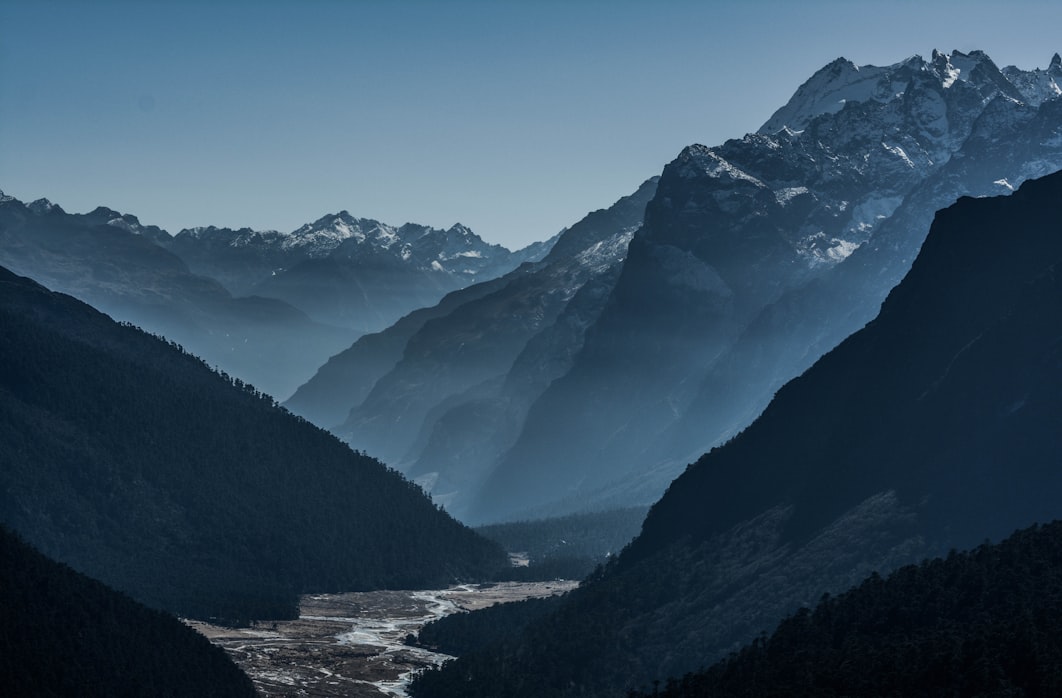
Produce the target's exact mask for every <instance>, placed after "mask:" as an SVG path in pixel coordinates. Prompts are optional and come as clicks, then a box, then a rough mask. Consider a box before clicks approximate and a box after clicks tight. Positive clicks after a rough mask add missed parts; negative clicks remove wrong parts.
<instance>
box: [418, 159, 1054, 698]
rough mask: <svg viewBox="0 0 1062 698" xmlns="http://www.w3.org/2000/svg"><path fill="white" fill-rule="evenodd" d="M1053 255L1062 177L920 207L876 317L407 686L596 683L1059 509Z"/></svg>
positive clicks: (587, 688)
mask: <svg viewBox="0 0 1062 698" xmlns="http://www.w3.org/2000/svg"><path fill="white" fill-rule="evenodd" d="M1060 263H1062V174H1056V175H1052V176H1049V177H1046V178H1044V179H1042V180H1037V181H1031V182H1028V183H1026V184H1024V185H1023V186H1022V187H1021V189H1020V190H1019V191H1018V192H1016V193H1015V194H1013V195H1012V196H1009V197H999V198H992V199H976V200H975V199H963V200H960V202H959V203H957V204H956V205H954V206H952V207H951V208H949V209H947V210H945V211H942V212H941V213H939V214H938V216H937V218H936V220H935V222H934V224H933V227H932V229H931V232H930V234H929V237H928V239H927V241H926V243H925V244H924V246H923V247H922V250H921V253H920V255H919V257H918V258H917V260H916V261H915V263H914V265H913V267H912V269H911V271H910V272H909V273H908V275H907V276H906V277H905V279H904V281H903V282H902V283H901V284H900V285H899V286H898V287H897V288H896V289H895V290H894V291H893V292H892V293H891V294H890V296H889V298H888V299H887V301H886V302H885V303H884V304H883V306H882V310H881V313H880V314H879V316H878V318H877V319H876V320H874V321H873V322H871V323H870V324H869V325H868V326H867V327H866V328H864V329H863V330H861V331H860V332H858V333H856V334H855V335H853V336H852V337H850V338H849V339H848V340H846V341H845V342H844V343H842V344H841V345H840V346H839V347H838V348H836V349H835V350H834V351H832V352H830V353H829V354H827V355H826V356H825V357H823V358H822V359H821V360H820V361H819V362H817V363H816V365H815V366H813V367H812V368H811V369H810V370H809V371H808V372H807V373H805V374H804V375H803V376H801V377H800V378H798V379H796V380H794V381H792V382H790V383H789V384H787V385H786V386H785V387H784V388H783V389H782V390H781V391H780V392H779V393H778V395H777V396H776V397H775V399H774V401H773V402H772V403H771V405H770V407H769V408H768V409H767V410H766V411H765V412H764V414H763V415H762V416H761V417H760V418H759V419H758V420H757V421H756V422H755V423H754V424H753V425H752V426H750V427H749V428H748V429H747V430H745V431H744V432H743V433H742V434H741V435H739V436H738V437H737V438H735V439H734V440H733V441H731V442H729V443H728V444H726V445H725V446H723V447H720V448H717V449H715V450H713V451H712V452H711V453H709V454H708V455H706V456H704V457H703V458H701V459H700V460H699V461H698V462H697V463H695V464H693V465H692V466H690V467H689V468H688V469H687V470H686V472H685V473H684V474H683V475H682V476H681V477H679V478H678V479H677V480H676V481H675V482H674V483H673V484H672V486H671V487H670V489H669V490H668V492H667V493H666V494H665V495H664V497H663V498H662V499H661V500H660V501H659V502H658V503H657V504H656V505H655V506H654V507H653V508H652V509H651V510H650V513H649V515H648V517H647V519H646V522H645V524H644V526H643V529H642V533H641V535H640V536H639V537H638V538H636V539H635V540H634V542H633V543H632V544H631V545H630V546H629V547H628V548H627V549H626V550H625V551H624V553H623V554H622V555H621V556H620V557H619V559H618V561H617V562H616V563H615V564H613V565H611V566H610V567H609V568H607V569H606V570H605V571H604V573H603V574H601V575H600V576H599V577H597V578H595V579H593V580H591V581H590V582H589V583H588V584H586V585H585V586H584V587H583V588H582V589H580V590H578V591H577V592H575V593H573V594H571V595H570V596H569V598H568V600H567V601H566V603H565V604H564V607H563V608H562V609H561V610H560V611H559V612H557V613H555V614H553V615H552V616H550V617H548V618H546V619H543V620H542V621H540V622H538V623H537V624H535V625H533V626H532V627H531V628H530V629H529V631H528V632H526V633H525V634H524V635H523V636H522V637H521V638H520V639H519V640H516V641H514V643H513V646H511V647H509V648H505V649H501V650H498V651H496V652H493V653H491V652H487V653H482V654H474V655H470V656H468V657H463V658H461V659H460V660H458V661H456V662H454V663H453V664H451V665H449V666H448V668H447V669H446V670H444V671H443V672H441V673H438V674H429V675H427V676H426V677H424V679H422V681H421V682H420V683H419V684H418V687H417V692H416V694H415V695H417V696H433V697H436V696H452V695H462V696H478V695H507V696H541V695H555V696H564V695H616V694H617V693H621V692H622V691H624V690H626V689H628V688H632V687H638V686H640V685H646V684H647V683H648V682H649V681H651V680H653V679H656V678H661V677H665V676H681V675H683V674H685V673H686V672H688V671H690V670H694V669H697V668H699V667H701V666H704V665H705V664H707V663H709V662H711V661H714V660H716V659H718V658H720V657H722V656H724V655H725V654H726V653H727V652H728V651H729V650H731V649H733V648H735V647H736V645H735V643H739V642H740V643H744V642H748V641H750V640H751V639H753V638H754V637H755V636H756V635H757V634H758V633H760V632H762V631H764V630H767V629H769V628H771V627H773V626H774V625H775V623H777V621H778V620H779V619H780V618H781V617H783V616H784V615H785V614H786V613H789V612H792V611H793V610H794V609H796V608H798V607H800V606H802V605H807V604H809V603H812V602H813V601H814V600H815V599H817V598H819V596H820V595H821V594H822V593H823V592H824V591H828V592H831V593H834V592H839V591H843V590H844V589H846V588H848V587H850V586H852V585H854V584H855V583H857V582H858V581H859V580H860V579H862V578H864V577H865V576H866V575H867V574H869V573H870V572H871V571H873V570H885V569H892V568H894V567H897V566H899V565H900V564H903V563H906V562H911V561H913V560H916V559H919V558H922V557H925V556H927V555H930V554H935V553H938V552H940V551H943V550H947V549H948V548H951V547H969V546H971V545H974V544H976V543H978V542H979V541H981V540H983V539H984V538H985V537H1002V536H1004V535H1006V534H1007V533H1009V532H1010V531H1012V530H1014V529H1016V528H1018V527H1021V526H1025V525H1028V524H1029V523H1031V522H1033V521H1036V520H1040V521H1044V520H1051V519H1054V518H1057V517H1058V516H1059V515H1060V514H1062V503H1060V502H1062V499H1060V496H1059V495H1060V494H1062V468H1060V467H1059V463H1060V462H1062V431H1060V430H1059V429H1058V417H1059V415H1060V414H1062V342H1060V340H1059V338H1060V337H1062V278H1060V276H1059V273H1058V272H1059V271H1062V267H1060V266H1059V265H1060ZM499 655H500V656H499ZM516 656H519V657H520V661H519V662H517V661H512V659H513V658H514V657H516Z"/></svg>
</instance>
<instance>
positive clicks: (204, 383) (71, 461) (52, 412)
mask: <svg viewBox="0 0 1062 698" xmlns="http://www.w3.org/2000/svg"><path fill="white" fill-rule="evenodd" d="M0 325H2V326H3V328H4V331H3V332H2V333H0V367H2V369H0V522H3V523H6V524H8V525H9V526H11V527H12V528H14V529H15V530H17V531H18V532H20V533H21V534H22V535H23V536H24V537H25V538H26V540H27V541H29V542H31V543H32V544H34V545H35V546H37V547H39V548H40V549H41V550H42V552H44V553H46V554H47V555H49V556H51V557H54V558H55V559H58V560H60V561H63V562H66V563H67V564H69V565H71V566H72V567H74V568H75V569H77V570H79V571H82V572H84V573H86V574H89V575H90V576H93V577H95V578H98V579H100V580H102V581H103V582H105V583H107V584H108V585H110V586H113V587H115V588H117V589H119V590H122V591H126V592H127V593H129V594H130V595H132V596H133V597H134V598H136V599H138V600H140V601H142V602H144V603H147V604H148V605H151V606H155V607H159V608H165V609H168V610H170V611H173V612H176V613H180V614H183V615H188V616H194V617H205V618H209V617H218V618H222V619H227V620H237V621H238V620H246V619H248V618H254V617H287V616H291V615H293V614H294V613H295V612H296V608H295V602H296V594H297V593H299V592H310V591H341V590H356V589H370V588H379V587H391V588H409V587H418V586H433V585H439V584H447V583H449V582H451V581H453V580H455V579H458V578H460V579H475V578H483V577H488V576H491V575H492V574H493V573H494V571H496V570H497V569H499V567H502V566H504V565H505V556H504V553H503V552H502V550H501V549H500V547H499V546H497V545H496V544H493V543H490V542H488V541H486V540H484V539H482V538H480V537H479V536H477V535H476V534H474V533H473V532H472V531H471V530H470V529H468V528H466V527H465V526H463V525H461V524H459V523H457V522H456V521H454V520H453V519H451V518H450V517H449V516H447V515H446V514H445V513H444V512H442V511H440V510H439V509H438V508H436V507H435V506H434V505H433V504H432V503H431V501H430V500H429V499H428V498H427V497H426V496H425V495H424V494H423V492H422V491H421V490H420V489H419V488H418V487H417V486H416V485H413V484H412V483H410V482H408V481H407V480H405V479H403V478H402V477H400V476H399V475H397V474H396V473H394V472H393V471H390V470H389V469H387V468H386V467H385V466H383V465H382V464H381V463H379V462H377V461H375V460H373V459H371V458H367V457H364V456H362V455H359V454H357V453H355V452H353V451H351V450H350V449H349V448H348V447H347V446H346V445H344V444H342V443H340V442H339V441H338V440H337V439H335V438H334V437H333V436H331V435H329V434H327V433H326V432H324V431H322V430H321V429H318V428H317V427H314V426H313V425H311V424H310V423H308V422H306V421H305V420H302V419H300V418H297V417H295V416H293V415H291V414H289V413H287V412H286V411H285V410H283V409H281V408H279V407H277V406H276V404H275V403H274V401H273V400H272V398H270V397H268V396H266V395H263V394H261V393H259V392H257V391H255V390H253V389H251V388H249V387H247V386H245V385H243V384H242V383H241V382H240V381H238V380H235V379H230V378H228V377H226V376H223V375H218V374H217V373H215V372H213V371H211V370H210V369H208V368H207V367H206V366H205V365H204V364H203V363H202V362H201V361H200V360H198V359H197V358H195V357H193V356H191V355H189V354H186V353H184V352H183V351H181V350H180V349H179V348H177V347H175V346H173V345H171V344H168V343H166V342H165V341H162V340H160V339H157V338H155V337H151V336H149V335H146V334H144V333H143V332H140V331H139V330H137V329H135V328H133V327H129V326H120V325H118V324H116V323H114V322H113V321H111V320H110V319H109V318H108V317H106V316H105V315H102V314H100V313H98V312H96V311H94V310H92V309H91V308H90V307H88V306H86V305H84V304H82V303H80V302H78V301H76V300H74V299H73V298H70V297H68V296H63V295H61V294H55V293H51V292H49V291H47V290H46V289H44V288H43V287H41V286H39V285H37V284H35V283H34V282H32V281H30V280H29V279H25V278H21V277H17V276H15V275H13V274H11V273H9V272H7V271H6V270H0Z"/></svg>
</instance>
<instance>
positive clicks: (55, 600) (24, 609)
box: [0, 527, 257, 698]
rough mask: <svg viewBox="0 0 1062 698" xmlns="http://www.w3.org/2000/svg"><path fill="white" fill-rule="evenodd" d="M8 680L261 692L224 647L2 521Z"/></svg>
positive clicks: (1, 658)
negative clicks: (41, 548) (36, 545)
mask: <svg viewBox="0 0 1062 698" xmlns="http://www.w3.org/2000/svg"><path fill="white" fill-rule="evenodd" d="M0 562H2V564H0V684H2V685H3V687H4V693H5V695H9V696H74V695H77V696H101V697H102V696H134V695H152V696H174V697H176V696H188V697H189V698H191V697H192V696H219V697H227V696H255V695H257V693H256V692H255V690H254V685H253V684H252V683H251V680H250V679H249V678H247V676H246V675H245V674H244V673H243V672H241V671H240V670H239V669H238V668H237V667H236V665H235V664H233V663H232V660H231V659H229V658H228V657H227V656H226V655H225V651H224V650H222V649H221V648H220V647H215V646H213V645H211V644H210V641H209V640H207V639H206V638H205V637H203V636H202V635H200V634H199V633H197V632H195V631H194V630H192V629H191V628H189V627H187V626H186V625H184V624H183V623H181V622H180V621H179V620H177V619H176V618H174V617H173V616H171V615H168V614H166V613H162V612H159V611H152V610H150V609H147V608H145V607H144V606H141V605H140V604H138V603H136V602H135V601H133V600H132V599H130V598H129V597H127V596H125V595H124V594H119V593H118V592H116V591H114V590H113V589H108V588H107V587H105V586H104V585H103V584H100V583H99V582H97V581H95V580H93V579H89V578H88V577H86V576H84V575H81V574H78V573H77V572H74V571H73V570H71V569H70V568H69V567H67V566H65V565H61V564H59V563H57V562H54V561H53V560H49V559H47V558H46V557H44V556H43V555H41V554H40V553H38V552H37V551H35V550H33V549H32V548H30V547H29V546H28V545H26V544H25V543H24V542H22V541H21V540H19V539H18V537H17V536H16V535H14V534H13V533H11V532H10V531H8V530H7V529H5V528H3V527H0Z"/></svg>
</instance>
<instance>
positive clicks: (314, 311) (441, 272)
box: [0, 193, 549, 399]
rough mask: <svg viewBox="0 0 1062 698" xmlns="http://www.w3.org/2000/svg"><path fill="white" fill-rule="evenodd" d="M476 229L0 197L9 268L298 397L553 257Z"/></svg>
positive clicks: (2, 247) (0, 233)
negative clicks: (316, 379)
mask: <svg viewBox="0 0 1062 698" xmlns="http://www.w3.org/2000/svg"><path fill="white" fill-rule="evenodd" d="M548 248H549V243H548V242H547V243H538V244H536V245H532V246H530V247H528V248H526V249H524V250H522V251H520V252H516V253H513V252H510V251H509V250H507V249H505V248H503V247H500V246H497V245H488V244H486V243H484V242H483V240H481V239H480V238H479V237H478V236H477V235H475V234H474V233H472V231H470V230H469V229H468V228H465V227H464V226H461V225H455V226H453V227H451V228H450V229H448V230H438V229H433V228H429V227H426V226H419V225H413V224H407V225H404V226H401V227H399V228H394V227H392V226H388V225H386V224H384V223H380V222H378V221H374V220H368V219H357V218H354V217H353V216H351V215H350V214H349V213H347V212H346V211H342V212H340V213H338V214H334V215H331V216H325V217H322V218H321V219H319V220H318V221H315V222H314V223H310V224H307V225H304V226H302V227H301V228H299V229H297V230H295V231H293V232H291V233H279V232H276V231H253V230H250V229H242V230H230V229H219V228H214V227H208V228H196V229H192V230H184V231H181V232H180V233H178V234H177V235H176V236H175V237H171V236H170V235H169V234H168V233H167V232H166V231H163V230H161V229H160V228H158V227H156V226H148V225H143V224H141V223H140V221H139V220H138V219H137V218H136V217H135V216H133V215H131V214H121V213H119V212H117V211H114V210H112V209H109V208H104V207H100V208H97V209H96V210H94V211H92V212H91V213H88V214H68V213H66V212H65V211H63V209H62V208H61V207H59V206H58V205H56V204H53V203H51V202H49V201H47V200H45V199H41V200H38V201H35V202H32V203H30V204H24V203H23V202H21V201H18V200H17V199H15V198H14V197H10V196H4V195H3V194H2V193H0V264H4V265H6V266H7V267H8V268H9V269H11V270H12V271H14V272H16V273H19V274H24V275H26V276H30V277H31V278H34V279H35V280H37V281H39V282H41V283H43V284H45V285H46V286H48V287H49V288H54V289H56V290H59V291H62V292H65V293H69V294H71V295H73V296H76V297H77V298H80V299H82V300H84V301H86V302H88V303H90V304H91V305H93V306H94V307H96V308H99V309H100V310H102V311H103V312H106V313H108V314H110V315H112V316H113V317H115V318H117V319H119V320H122V321H126V322H132V323H134V324H136V325H138V326H140V327H143V328H145V329H146V330H148V331H150V332H153V333H156V334H161V335H163V336H165V337H167V338H169V339H172V340H174V341H176V342H179V343H180V344H182V345H183V346H186V347H188V348H189V349H190V350H192V351H193V352H194V353H196V354H197V355H199V356H202V357H203V358H204V359H206V360H207V361H208V362H209V363H210V364H211V365H214V366H218V367H219V368H221V369H222V370H224V371H226V372H227V373H231V374H232V375H236V376H239V377H240V378H241V379H242V380H244V381H246V382H249V383H251V384H252V385H255V386H256V387H258V388H260V389H262V390H264V391H266V392H267V393H269V394H270V395H274V396H276V397H278V398H281V399H282V398H285V397H287V396H289V395H291V393H292V392H293V391H294V390H295V388H297V387H298V386H299V385H300V384H302V383H303V382H305V381H306V380H307V379H308V378H309V377H310V376H312V375H313V373H314V371H316V369H317V368H318V367H320V366H321V364H323V363H324V362H325V361H326V360H327V359H328V357H329V356H331V355H333V354H335V353H336V352H338V351H340V350H342V349H343V348H345V347H348V346H350V343H351V342H352V341H354V340H355V339H356V338H357V337H358V336H359V335H361V334H363V333H364V332H365V331H367V330H370V329H378V328H379V327H384V326H387V325H389V324H391V323H393V322H394V321H395V320H397V319H398V318H400V317H401V316H402V315H404V314H406V313H408V312H409V311H410V310H412V309H414V308H417V307H420V306H422V305H431V304H433V303H435V302H437V301H438V300H439V298H441V297H442V296H443V295H444V294H445V293H447V292H448V291H450V290H453V289H456V288H461V287H464V286H467V285H469V284H471V283H474V282H475V281H477V280H483V279H488V278H491V277H493V276H496V275H500V274H503V273H505V272H507V271H509V270H510V269H512V268H514V267H516V266H518V265H519V264H521V263H522V262H524V261H527V260H532V259H537V258H540V257H541V256H542V255H544V254H545V253H546V252H547V251H548Z"/></svg>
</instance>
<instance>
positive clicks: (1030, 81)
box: [1003, 53, 1062, 107]
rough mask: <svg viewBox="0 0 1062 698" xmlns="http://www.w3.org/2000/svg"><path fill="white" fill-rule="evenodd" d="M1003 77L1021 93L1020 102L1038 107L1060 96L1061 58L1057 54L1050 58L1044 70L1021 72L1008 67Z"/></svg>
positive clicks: (1061, 84) (1061, 91)
mask: <svg viewBox="0 0 1062 698" xmlns="http://www.w3.org/2000/svg"><path fill="white" fill-rule="evenodd" d="M1003 75H1005V76H1006V78H1007V80H1009V81H1010V82H1011V84H1012V85H1014V87H1016V88H1017V89H1018V91H1019V92H1021V95H1022V101H1024V102H1025V103H1026V104H1028V105H1030V106H1034V107H1035V106H1039V105H1040V104H1043V103H1044V102H1046V101H1047V100H1049V99H1055V98H1056V97H1058V96H1059V95H1062V56H1059V55H1058V54H1057V53H1056V54H1054V55H1053V56H1052V57H1051V62H1050V63H1049V64H1048V66H1047V69H1046V70H1042V69H1040V68H1035V69H1033V70H1022V69H1020V68H1017V67H1015V66H1012V65H1008V66H1007V67H1006V68H1004V69H1003Z"/></svg>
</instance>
